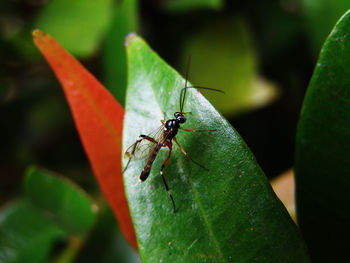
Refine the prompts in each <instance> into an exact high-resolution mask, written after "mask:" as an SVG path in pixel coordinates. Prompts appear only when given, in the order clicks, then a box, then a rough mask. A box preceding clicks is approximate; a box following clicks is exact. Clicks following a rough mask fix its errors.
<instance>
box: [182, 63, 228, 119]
mask: <svg viewBox="0 0 350 263" xmlns="http://www.w3.org/2000/svg"><path fill="white" fill-rule="evenodd" d="M190 63H191V56H189V57H188V61H187V68H186V75H185V87H184V88H182V89H181V93H180V113H181V114H183V113H184V112H183V108H184V104H185V98H186V90H187V89H205V90H211V91H217V92H221V93H225V92H224V91H222V90H219V89H212V88H207V87H200V86H190V87H187V82H188V72H189V70H190Z"/></svg>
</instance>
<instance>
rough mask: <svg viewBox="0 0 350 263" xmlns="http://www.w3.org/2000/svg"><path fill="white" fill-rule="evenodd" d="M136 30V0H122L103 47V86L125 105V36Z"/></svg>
mask: <svg viewBox="0 0 350 263" xmlns="http://www.w3.org/2000/svg"><path fill="white" fill-rule="evenodd" d="M137 31H138V0H123V1H122V2H121V4H120V6H118V7H117V10H116V12H115V14H114V16H113V19H112V23H111V26H110V29H109V32H108V34H107V38H106V43H105V48H104V55H103V59H104V72H105V79H106V82H105V86H106V87H107V88H108V89H109V90H110V91H111V93H112V94H113V95H114V97H115V98H116V99H117V100H118V102H119V103H120V104H121V105H122V106H124V105H125V94H126V87H127V65H126V52H125V47H124V42H125V37H126V36H127V34H128V33H130V32H137Z"/></svg>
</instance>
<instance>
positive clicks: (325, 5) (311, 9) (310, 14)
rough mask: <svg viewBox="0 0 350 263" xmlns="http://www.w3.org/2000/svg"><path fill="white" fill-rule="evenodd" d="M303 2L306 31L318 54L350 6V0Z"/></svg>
mask: <svg viewBox="0 0 350 263" xmlns="http://www.w3.org/2000/svg"><path fill="white" fill-rule="evenodd" d="M301 4H302V13H303V16H304V17H305V28H306V32H307V35H308V36H309V37H310V40H311V44H312V49H313V51H314V55H315V56H316V55H318V52H319V50H320V49H321V47H322V44H323V42H324V41H325V40H326V38H327V35H328V34H329V32H330V31H331V29H332V27H333V26H334V24H335V23H336V22H337V20H338V19H339V17H340V16H341V15H342V14H344V12H345V11H346V10H348V9H349V8H350V2H349V1H348V0H302V1H301Z"/></svg>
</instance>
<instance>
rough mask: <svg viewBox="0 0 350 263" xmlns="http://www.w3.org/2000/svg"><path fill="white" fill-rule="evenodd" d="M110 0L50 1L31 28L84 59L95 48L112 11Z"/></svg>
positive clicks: (106, 26) (105, 28) (104, 30)
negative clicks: (38, 30) (46, 34)
mask: <svg viewBox="0 0 350 263" xmlns="http://www.w3.org/2000/svg"><path fill="white" fill-rule="evenodd" d="M112 5H113V1H112V0H100V1H89V3H88V4H87V2H86V1H85V0H74V1H70V0H51V1H49V2H48V4H47V6H45V7H44V8H43V10H42V11H41V12H40V13H39V15H38V17H37V20H36V22H35V23H34V26H35V27H34V28H39V29H40V30H43V31H45V32H47V33H49V34H50V35H51V36H53V37H54V38H55V39H56V40H57V41H58V42H59V43H60V44H61V45H62V46H63V47H64V48H65V49H67V50H68V51H69V52H70V53H72V54H74V55H75V56H80V57H86V56H89V55H91V54H92V53H93V52H94V51H95V50H96V48H97V47H98V44H99V42H100V41H101V39H102V37H103V35H104V33H105V32H106V30H107V28H108V25H109V22H110V19H111V17H112V14H113V13H112V11H113V6H112Z"/></svg>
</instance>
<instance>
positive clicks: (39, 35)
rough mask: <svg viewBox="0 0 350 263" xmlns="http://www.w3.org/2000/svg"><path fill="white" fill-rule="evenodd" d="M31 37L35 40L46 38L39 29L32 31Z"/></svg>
mask: <svg viewBox="0 0 350 263" xmlns="http://www.w3.org/2000/svg"><path fill="white" fill-rule="evenodd" d="M32 36H33V38H34V39H37V38H43V37H45V36H46V33H45V32H43V31H41V30H40V29H34V30H33V31H32Z"/></svg>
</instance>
